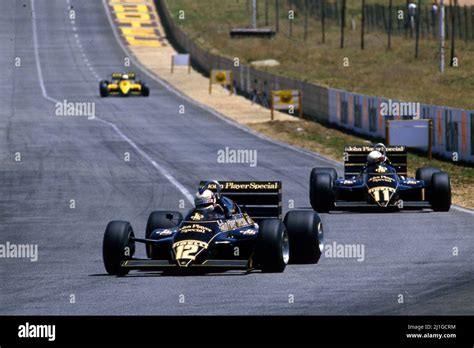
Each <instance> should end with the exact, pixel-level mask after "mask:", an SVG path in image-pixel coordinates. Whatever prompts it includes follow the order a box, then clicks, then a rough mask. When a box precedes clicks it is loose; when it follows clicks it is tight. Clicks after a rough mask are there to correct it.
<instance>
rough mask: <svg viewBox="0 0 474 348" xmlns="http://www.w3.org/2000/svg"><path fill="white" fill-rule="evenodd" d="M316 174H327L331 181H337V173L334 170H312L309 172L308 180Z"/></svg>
mask: <svg viewBox="0 0 474 348" xmlns="http://www.w3.org/2000/svg"><path fill="white" fill-rule="evenodd" d="M318 173H326V174H329V175H330V176H331V180H332V181H336V179H337V172H336V169H334V168H313V170H312V171H311V175H310V178H311V177H312V176H314V175H316V174H318Z"/></svg>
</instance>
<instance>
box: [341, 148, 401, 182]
mask: <svg viewBox="0 0 474 348" xmlns="http://www.w3.org/2000/svg"><path fill="white" fill-rule="evenodd" d="M386 148H387V157H388V159H389V161H390V163H391V164H392V165H393V166H394V167H395V169H396V170H397V174H398V175H404V176H406V175H407V148H406V146H386ZM374 150H377V151H381V150H382V149H381V148H375V149H374V146H370V145H347V146H346V147H345V148H344V176H345V178H350V177H351V176H354V175H358V174H359V173H360V172H361V171H362V169H364V167H365V165H366V163H367V155H368V154H369V153H370V151H374Z"/></svg>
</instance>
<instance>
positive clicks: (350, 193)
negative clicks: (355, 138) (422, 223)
mask: <svg viewBox="0 0 474 348" xmlns="http://www.w3.org/2000/svg"><path fill="white" fill-rule="evenodd" d="M309 188H310V190H309V191H310V193H309V198H310V202H311V206H312V207H313V209H314V210H316V211H318V212H327V211H330V210H336V209H341V208H360V207H370V206H375V207H379V208H382V209H387V208H396V209H404V208H414V209H423V208H431V209H433V210H434V211H448V210H449V208H450V207H451V184H450V180H449V175H448V174H447V173H445V172H442V171H441V170H439V169H438V168H434V167H425V168H419V169H418V170H417V171H416V177H415V178H409V177H407V150H406V147H405V146H388V147H386V146H385V145H384V144H377V145H375V146H346V148H345V153H344V178H338V177H337V172H336V170H335V169H334V168H314V169H313V170H312V172H311V176H310V179H309Z"/></svg>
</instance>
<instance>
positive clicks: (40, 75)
mask: <svg viewBox="0 0 474 348" xmlns="http://www.w3.org/2000/svg"><path fill="white" fill-rule="evenodd" d="M31 9H32V11H33V12H34V11H35V0H31ZM33 46H34V51H35V60H36V70H37V72H38V80H39V84H40V88H41V93H42V94H43V97H44V98H45V99H47V100H49V101H51V102H53V103H60V101H59V100H56V99H54V98H52V97H50V96H48V93H47V92H46V87H45V85H44V79H43V70H42V68H41V63H40V58H39V49H38V35H37V28H36V21H35V19H33ZM94 119H95V120H97V121H99V122H102V123H104V124H106V125H108V126H110V127H112V129H113V130H114V131H115V132H116V133H117V134H118V135H119V136H120V137H121V138H122V139H123V140H125V141H126V142H127V143H128V144H130V146H132V147H133V148H134V149H135V151H137V152H138V153H139V154H140V155H141V156H142V157H143V158H144V159H145V160H147V161H148V162H149V163H150V164H151V165H152V166H153V167H154V168H155V169H156V170H158V171H159V172H160V173H161V175H163V176H164V177H165V178H166V179H167V180H168V181H169V182H170V183H171V184H173V186H175V187H176V188H177V189H178V190H179V191H180V192H181V193H182V194H183V195H184V197H186V199H187V200H188V201H189V202H190V203H192V202H193V201H194V199H193V196H192V195H191V193H190V192H189V191H188V190H187V189H186V188H185V187H184V186H183V185H182V184H181V183H180V182H179V181H178V180H176V178H175V177H174V176H173V175H171V174H170V173H169V172H168V171H167V170H166V169H165V168H164V167H163V166H161V165H159V164H158V163H157V162H156V161H154V160H153V159H152V158H151V157H150V156H149V155H148V154H147V153H146V152H145V151H143V150H142V149H141V148H140V147H139V146H138V145H137V144H136V143H135V142H134V141H133V140H131V139H130V138H129V137H127V136H126V135H125V134H124V133H123V132H122V131H121V130H120V128H118V127H117V125H115V124H113V123H111V122H108V121H105V120H103V119H101V118H99V117H97V116H96V117H94Z"/></svg>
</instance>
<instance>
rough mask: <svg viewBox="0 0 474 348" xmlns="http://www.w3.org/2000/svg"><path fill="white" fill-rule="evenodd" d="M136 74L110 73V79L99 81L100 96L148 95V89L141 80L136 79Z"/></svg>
mask: <svg viewBox="0 0 474 348" xmlns="http://www.w3.org/2000/svg"><path fill="white" fill-rule="evenodd" d="M136 77H137V76H136V74H135V73H134V72H128V73H112V74H111V75H110V81H108V80H102V81H100V82H99V92H100V96H101V97H107V96H109V95H120V96H130V95H142V96H144V97H148V96H149V95H150V89H149V88H148V86H147V85H146V84H145V83H144V82H142V81H137V80H136Z"/></svg>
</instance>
